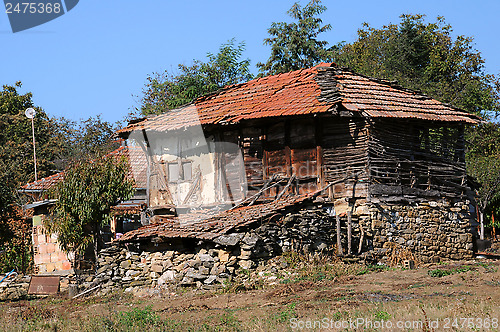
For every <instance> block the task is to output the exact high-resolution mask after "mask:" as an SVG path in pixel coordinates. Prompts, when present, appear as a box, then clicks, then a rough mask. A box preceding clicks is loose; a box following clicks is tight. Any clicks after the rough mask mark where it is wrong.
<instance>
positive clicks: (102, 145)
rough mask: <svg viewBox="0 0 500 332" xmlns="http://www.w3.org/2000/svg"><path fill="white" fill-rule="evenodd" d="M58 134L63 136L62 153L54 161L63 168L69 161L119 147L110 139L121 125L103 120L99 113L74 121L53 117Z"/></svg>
mask: <svg viewBox="0 0 500 332" xmlns="http://www.w3.org/2000/svg"><path fill="white" fill-rule="evenodd" d="M55 122H56V123H57V128H58V129H57V130H58V132H59V136H61V137H64V142H63V144H64V148H63V150H64V153H61V155H60V159H58V160H57V161H56V165H57V168H58V169H60V170H63V169H65V168H66V167H67V166H68V165H69V164H71V162H73V161H76V160H81V159H95V158H98V157H99V156H103V155H105V154H107V153H109V152H111V151H113V150H116V149H117V148H118V147H119V143H118V142H117V141H116V140H113V139H112V135H113V133H114V132H115V131H116V130H118V129H119V128H120V127H121V123H120V122H116V123H114V124H112V123H110V122H107V121H104V120H103V119H102V118H101V115H97V116H96V117H92V116H91V117H89V118H88V119H86V120H83V119H82V120H80V122H75V121H72V120H68V119H66V118H63V117H62V118H59V119H55Z"/></svg>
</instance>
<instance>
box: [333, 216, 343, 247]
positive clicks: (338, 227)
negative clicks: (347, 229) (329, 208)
mask: <svg viewBox="0 0 500 332" xmlns="http://www.w3.org/2000/svg"><path fill="white" fill-rule="evenodd" d="M335 218H336V219H337V252H338V255H339V256H344V252H343V250H342V234H341V233H340V216H339V214H338V213H335Z"/></svg>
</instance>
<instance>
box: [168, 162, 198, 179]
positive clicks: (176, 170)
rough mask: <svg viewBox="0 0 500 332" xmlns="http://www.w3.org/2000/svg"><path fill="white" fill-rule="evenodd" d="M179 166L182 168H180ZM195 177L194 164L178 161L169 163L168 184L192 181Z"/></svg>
mask: <svg viewBox="0 0 500 332" xmlns="http://www.w3.org/2000/svg"><path fill="white" fill-rule="evenodd" d="M179 164H180V165H181V167H179ZM192 177H193V163H192V162H191V161H182V162H181V163H179V162H178V161H175V162H170V163H168V182H179V181H191V180H192Z"/></svg>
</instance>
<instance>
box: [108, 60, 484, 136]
mask: <svg viewBox="0 0 500 332" xmlns="http://www.w3.org/2000/svg"><path fill="white" fill-rule="evenodd" d="M319 72H322V73H325V72H326V74H327V75H328V77H327V79H328V81H329V82H328V85H329V86H330V87H332V86H333V87H335V92H334V93H333V95H334V96H335V98H330V99H324V98H320V99H321V100H322V101H319V100H318V97H320V94H321V93H322V89H323V92H325V89H328V88H327V87H325V86H322V83H321V82H320V83H318V82H317V80H316V77H317V75H318V73H319ZM335 104H341V105H343V106H344V107H346V108H347V109H349V110H351V111H357V112H361V113H362V114H363V115H364V116H367V117H375V118H378V117H386V118H415V119H422V120H432V121H452V122H453V121H456V122H466V123H477V122H478V121H479V118H478V117H477V116H475V115H472V114H469V113H466V112H464V111H461V110H459V109H457V108H454V107H452V106H449V105H446V104H443V103H441V102H439V101H437V100H435V99H432V98H429V97H427V96H425V95H422V94H419V93H417V92H414V91H410V90H408V89H404V88H401V87H397V86H395V85H394V84H392V83H390V82H388V81H384V80H378V79H374V78H370V77H366V76H363V75H359V74H356V73H354V72H352V71H350V70H347V69H342V68H338V67H336V65H335V64H327V63H321V64H319V65H317V66H315V67H312V68H308V69H301V70H297V71H293V72H289V73H285V74H279V75H274V76H268V77H264V78H258V79H255V80H251V81H249V82H247V83H241V84H236V85H231V86H227V87H225V88H224V89H222V90H221V91H220V92H218V93H215V94H212V95H209V96H204V97H200V98H198V99H197V100H196V101H195V102H194V103H193V104H191V105H188V106H185V107H182V108H179V109H175V110H169V111H168V112H165V113H163V114H161V115H158V116H156V117H152V118H148V119H145V120H143V121H139V122H135V123H133V124H130V125H129V126H127V127H126V128H123V129H121V130H119V131H117V134H119V135H120V134H121V135H124V136H126V135H127V133H129V132H131V131H133V130H137V129H148V130H154V131H168V130H176V129H182V128H186V127H190V126H193V125H197V124H202V125H207V124H235V123H238V122H240V121H243V120H250V119H258V118H268V117H279V116H291V115H304V114H311V113H315V114H317V113H325V112H328V111H329V110H330V109H331V108H333V106H334V105H335Z"/></svg>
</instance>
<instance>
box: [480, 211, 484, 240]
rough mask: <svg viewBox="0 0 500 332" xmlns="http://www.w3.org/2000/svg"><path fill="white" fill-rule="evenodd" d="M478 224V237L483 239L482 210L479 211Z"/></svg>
mask: <svg viewBox="0 0 500 332" xmlns="http://www.w3.org/2000/svg"><path fill="white" fill-rule="evenodd" d="M479 224H480V227H481V229H480V232H479V239H480V240H484V213H483V211H480V212H479Z"/></svg>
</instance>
